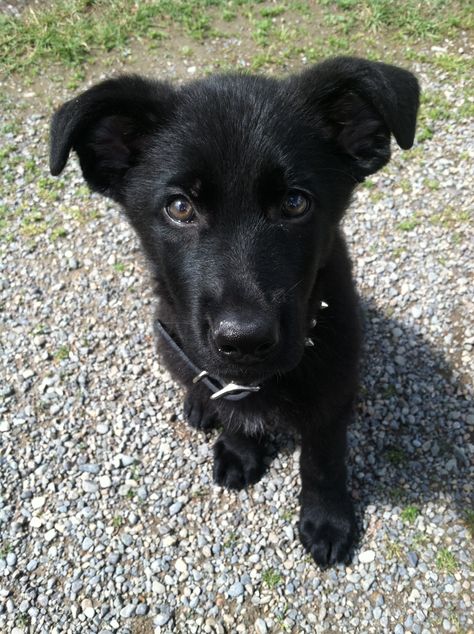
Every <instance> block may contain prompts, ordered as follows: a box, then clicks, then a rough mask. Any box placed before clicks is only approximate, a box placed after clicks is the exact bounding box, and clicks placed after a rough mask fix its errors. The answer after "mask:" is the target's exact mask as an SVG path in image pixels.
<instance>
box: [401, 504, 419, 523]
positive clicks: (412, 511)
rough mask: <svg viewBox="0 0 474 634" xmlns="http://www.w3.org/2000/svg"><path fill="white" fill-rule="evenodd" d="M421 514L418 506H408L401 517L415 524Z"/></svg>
mask: <svg viewBox="0 0 474 634" xmlns="http://www.w3.org/2000/svg"><path fill="white" fill-rule="evenodd" d="M419 515H420V509H419V508H418V507H416V506H407V507H405V508H404V509H403V511H402V512H401V513H400V517H401V518H402V520H403V521H404V522H406V523H407V524H413V523H414V521H415V520H416V518H417V517H418V516H419Z"/></svg>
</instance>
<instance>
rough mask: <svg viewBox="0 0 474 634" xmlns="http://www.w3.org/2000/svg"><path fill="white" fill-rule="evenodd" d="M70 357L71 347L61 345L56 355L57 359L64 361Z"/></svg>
mask: <svg viewBox="0 0 474 634" xmlns="http://www.w3.org/2000/svg"><path fill="white" fill-rule="evenodd" d="M68 357H69V348H68V347H67V346H61V347H60V348H59V349H58V350H57V351H56V354H55V355H54V358H55V359H56V361H64V360H65V359H67V358H68Z"/></svg>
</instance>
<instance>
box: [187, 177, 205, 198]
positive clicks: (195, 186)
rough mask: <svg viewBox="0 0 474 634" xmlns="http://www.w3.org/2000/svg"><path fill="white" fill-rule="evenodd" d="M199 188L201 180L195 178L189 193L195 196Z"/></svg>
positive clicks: (199, 190) (198, 192) (199, 191)
mask: <svg viewBox="0 0 474 634" xmlns="http://www.w3.org/2000/svg"><path fill="white" fill-rule="evenodd" d="M201 188H202V181H201V179H200V178H196V180H195V181H194V183H193V184H192V185H191V187H190V188H189V193H190V194H191V196H193V197H194V198H197V197H198V196H199V194H200V193H201Z"/></svg>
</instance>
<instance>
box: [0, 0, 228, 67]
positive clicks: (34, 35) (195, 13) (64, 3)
mask: <svg viewBox="0 0 474 634" xmlns="http://www.w3.org/2000/svg"><path fill="white" fill-rule="evenodd" d="M219 4H221V3H220V2H219V0H153V2H152V1H150V0H149V1H144V2H140V3H136V2H132V1H130V0H56V2H51V3H48V4H47V5H46V6H45V7H44V8H40V9H37V8H36V7H35V8H32V7H31V8H29V9H27V10H26V11H24V12H23V14H22V15H21V17H19V18H17V17H12V16H9V15H5V14H3V15H1V16H0V58H1V59H2V60H3V64H2V65H3V69H2V70H3V71H4V72H7V73H11V72H14V71H22V70H25V69H28V70H34V71H38V70H39V69H40V68H41V66H42V65H43V64H44V63H47V62H59V63H61V64H64V65H65V66H68V67H77V66H80V65H82V64H84V63H85V62H87V61H90V60H91V58H93V56H94V55H95V54H97V53H107V52H109V51H113V50H117V49H122V48H124V47H125V46H126V45H127V44H128V43H129V42H130V39H131V38H132V37H134V38H141V37H146V38H148V39H149V40H160V39H162V38H163V37H164V36H165V33H166V31H167V30H169V29H170V27H173V26H174V25H175V24H178V25H180V26H182V27H183V28H184V29H185V30H186V32H187V33H189V34H190V35H191V36H192V37H195V38H197V39H200V38H202V37H204V36H205V35H206V34H207V32H208V31H209V29H210V18H209V15H208V12H207V9H209V7H212V6H216V5H219Z"/></svg>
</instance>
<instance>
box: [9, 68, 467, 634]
mask: <svg viewBox="0 0 474 634" xmlns="http://www.w3.org/2000/svg"><path fill="white" fill-rule="evenodd" d="M415 70H417V71H418V74H419V76H420V79H421V81H422V83H423V85H424V87H425V89H426V88H427V87H428V88H429V89H430V90H431V91H435V92H439V93H440V94H442V95H444V97H445V98H446V99H448V100H449V102H450V103H451V104H452V109H451V110H450V112H449V113H448V118H447V119H445V120H442V121H438V122H435V123H433V126H434V128H435V135H434V137H433V138H432V139H427V140H425V141H424V142H423V143H419V144H418V145H417V146H416V147H415V149H414V150H413V151H412V152H411V153H406V154H403V155H402V154H401V153H399V152H398V151H397V152H395V153H394V159H393V162H392V163H391V164H390V166H389V167H387V168H385V169H384V171H383V172H382V173H380V174H379V175H377V176H376V177H374V178H373V179H372V180H371V183H369V186H367V187H362V188H361V189H360V190H359V191H358V193H357V195H356V197H355V200H354V204H353V207H352V210H351V212H350V214H349V216H348V218H347V221H346V223H345V229H346V233H347V237H348V241H349V243H350V245H351V248H352V253H353V256H354V262H355V274H356V277H357V281H358V285H359V289H360V292H361V296H362V304H363V308H364V311H365V315H366V320H365V323H366V348H365V359H364V368H363V372H362V377H363V378H362V388H361V395H360V399H359V403H358V408H357V416H356V420H355V422H354V424H353V426H352V428H351V431H350V448H349V464H350V466H351V469H350V477H351V487H352V491H353V496H354V498H355V501H356V508H357V512H358V516H359V520H360V524H361V528H362V529H363V536H362V539H361V543H360V546H359V548H358V550H357V552H356V554H355V558H354V561H353V562H352V564H351V565H350V566H349V567H343V566H340V567H338V568H335V569H333V570H329V571H325V572H321V571H320V570H318V569H317V568H316V567H315V566H314V564H313V563H312V562H311V561H310V560H309V558H308V557H307V556H306V555H305V553H304V551H303V548H302V546H301V545H300V544H299V542H298V539H297V537H296V521H297V513H298V507H297V494H298V489H299V476H298V447H297V443H296V442H295V439H294V438H292V437H278V438H275V445H279V446H280V453H279V457H277V458H276V459H275V460H274V461H273V462H272V464H271V467H270V469H269V472H268V473H267V474H266V475H265V477H264V479H263V480H262V481H261V482H260V483H258V484H257V485H255V486H254V487H252V488H251V489H249V490H248V491H246V492H241V493H232V492H228V491H224V490H221V489H218V488H217V487H216V486H214V485H213V483H212V460H211V456H212V452H211V446H212V441H213V439H214V437H215V434H211V435H210V437H206V436H205V435H204V434H201V433H198V432H195V431H193V430H191V429H189V428H188V427H187V425H186V424H185V422H184V420H183V414H182V405H181V401H182V397H183V394H182V392H181V390H180V388H179V387H178V386H177V385H176V384H175V383H173V381H172V380H171V379H170V377H169V376H168V374H167V373H166V371H165V370H164V369H163V367H162V366H161V365H160V360H159V359H158V358H157V357H156V355H155V353H154V345H153V340H152V336H151V312H152V303H153V299H152V297H151V295H150V292H149V290H148V285H147V273H146V268H145V266H144V263H143V260H142V258H141V256H140V254H139V251H138V245H137V241H136V239H135V238H134V236H133V235H132V232H131V230H130V229H129V228H128V226H127V225H126V223H125V222H124V221H123V220H121V219H120V217H119V214H118V213H117V210H116V208H115V207H114V206H113V205H112V204H111V203H109V202H107V201H105V200H103V199H100V198H99V197H97V196H95V195H92V196H90V195H89V194H88V192H87V191H86V190H85V188H84V186H83V184H82V180H81V178H80V176H79V171H78V167H77V162H76V161H75V160H73V161H71V162H70V165H69V166H68V168H67V171H66V174H65V177H64V178H63V179H62V180H53V179H51V178H50V177H49V176H48V175H47V160H46V153H47V148H46V138H47V125H48V116H49V113H48V112H47V110H46V108H43V109H41V108H40V107H38V109H37V111H36V113H33V114H31V111H30V112H29V113H28V114H22V111H21V110H19V108H18V106H19V104H15V108H14V109H13V108H12V109H11V110H10V111H7V110H4V112H3V113H2V114H1V115H0V116H1V123H2V130H3V131H2V145H3V147H4V148H6V150H4V151H3V154H2V163H1V165H0V169H2V170H3V176H2V181H3V184H2V185H1V191H0V209H2V210H3V212H4V214H6V215H7V220H6V222H4V226H3V227H0V231H2V233H3V236H2V254H1V263H0V266H1V279H0V291H1V306H2V311H1V313H0V318H1V323H2V326H1V327H2V333H1V334H2V357H1V358H2V372H1V388H0V389H1V397H2V404H1V405H0V415H1V416H0V451H1V453H0V487H1V489H0V536H1V550H0V631H1V632H12V633H15V634H20V632H27V631H31V632H42V633H43V632H48V633H53V632H71V633H76V632H77V633H89V632H90V633H92V632H102V633H103V634H105V633H106V632H120V633H123V634H125V633H127V632H131V633H137V634H139V633H147V632H153V631H157V632H186V633H187V632H191V633H194V632H199V633H200V632H230V633H234V632H239V633H247V632H256V633H257V634H263V633H265V632H269V633H270V632H272V633H273V632H274V633H277V632H293V633H300V632H309V633H313V632H350V633H352V632H361V633H364V634H365V633H368V632H394V633H395V634H402V633H406V634H408V633H409V632H412V633H414V634H418V633H433V634H434V633H438V632H473V631H474V618H473V611H472V603H473V600H474V599H473V594H472V590H473V581H474V579H473V577H474V574H473V573H474V564H473V559H472V555H473V545H472V537H471V536H470V534H469V529H468V528H469V524H470V525H471V531H472V524H473V521H474V518H473V515H472V481H473V480H472V467H473V461H472V457H473V449H474V447H473V444H472V427H473V425H474V406H473V403H472V393H473V390H472V387H473V386H472V377H473V376H474V358H473V352H472V350H473V345H474V325H473V318H472V315H473V313H474V297H473V282H472V275H473V262H474V253H473V251H474V244H473V241H472V216H471V217H470V216H469V210H471V213H472V209H473V205H472V203H473V192H474V187H473V186H474V179H473V173H472V163H471V164H470V163H469V161H470V160H472V155H473V151H474V145H473V139H474V125H473V122H472V121H469V120H467V119H462V118H460V117H459V116H458V108H459V106H460V105H462V86H461V85H460V84H459V83H456V81H454V80H450V79H449V77H447V76H445V75H443V74H436V73H433V71H432V70H428V68H424V67H423V66H418V67H415ZM20 105H21V104H20ZM470 433H471V435H470ZM469 512H470V513H471V514H469ZM469 520H470V521H469Z"/></svg>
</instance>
